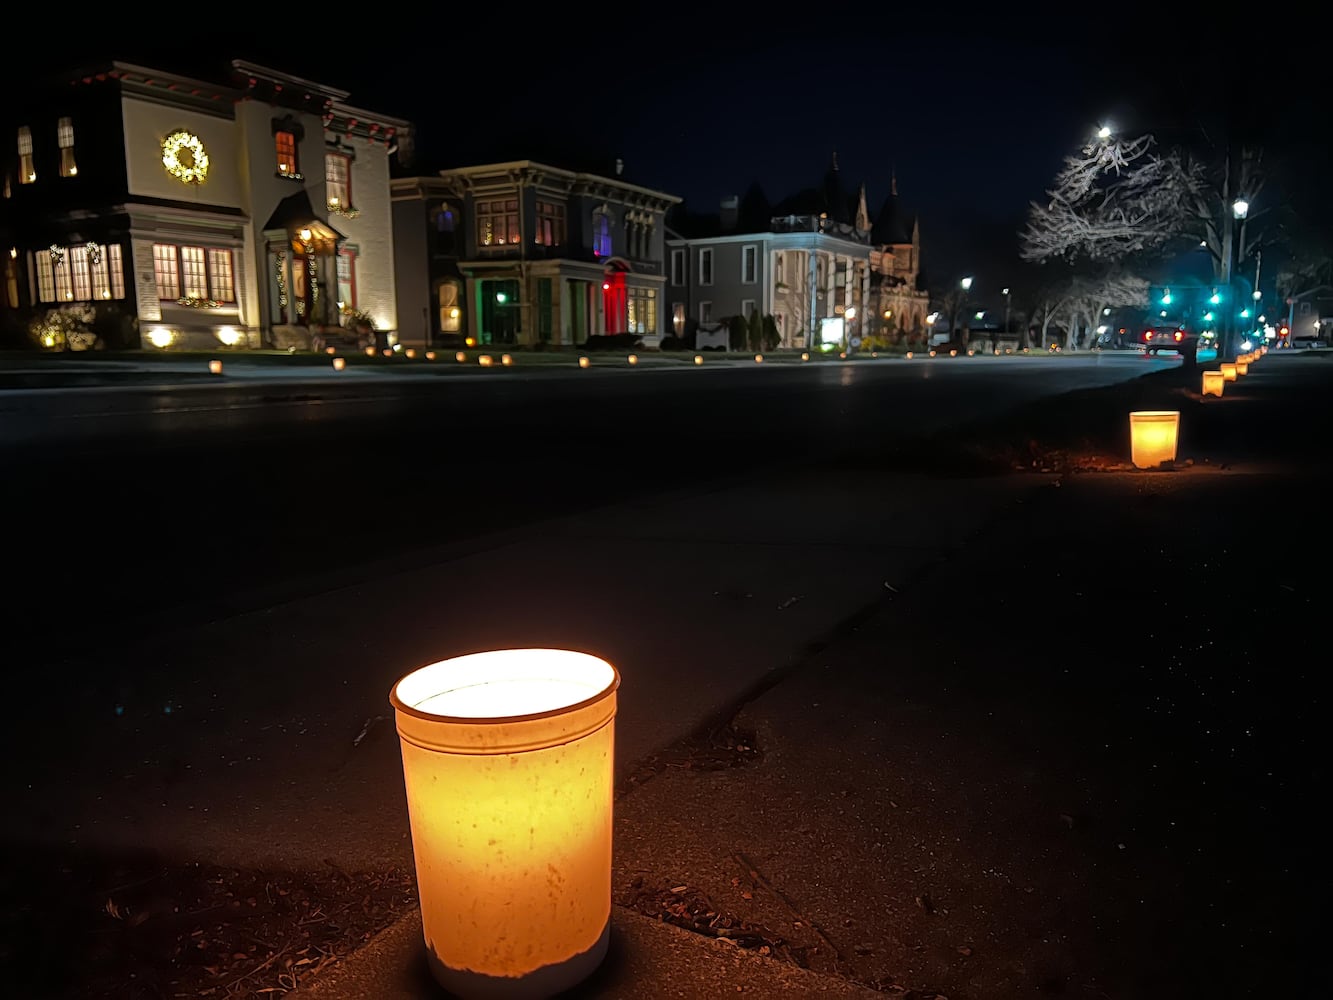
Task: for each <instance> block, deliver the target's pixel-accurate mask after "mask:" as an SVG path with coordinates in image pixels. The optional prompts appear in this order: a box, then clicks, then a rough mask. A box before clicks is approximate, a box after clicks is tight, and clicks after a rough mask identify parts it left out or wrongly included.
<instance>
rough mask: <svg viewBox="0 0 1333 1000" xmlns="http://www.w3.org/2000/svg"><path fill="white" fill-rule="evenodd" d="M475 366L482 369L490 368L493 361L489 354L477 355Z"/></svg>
mask: <svg viewBox="0 0 1333 1000" xmlns="http://www.w3.org/2000/svg"><path fill="white" fill-rule="evenodd" d="M477 364H479V365H481V367H483V368H490V367H491V366H492V365H493V364H495V359H494V358H493V357H491V356H490V355H489V354H482V355H478V357H477Z"/></svg>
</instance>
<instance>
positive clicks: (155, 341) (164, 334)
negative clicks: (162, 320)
mask: <svg viewBox="0 0 1333 1000" xmlns="http://www.w3.org/2000/svg"><path fill="white" fill-rule="evenodd" d="M175 339H176V335H175V334H174V333H172V332H171V331H170V330H168V329H167V328H166V327H165V326H155V327H153V328H152V329H151V330H149V331H148V342H149V343H150V344H152V345H153V346H154V347H159V348H163V349H166V348H168V347H170V346H171V342H172V341H173V340H175Z"/></svg>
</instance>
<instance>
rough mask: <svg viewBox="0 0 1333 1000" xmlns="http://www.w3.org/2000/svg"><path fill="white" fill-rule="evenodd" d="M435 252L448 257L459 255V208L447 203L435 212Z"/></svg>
mask: <svg viewBox="0 0 1333 1000" xmlns="http://www.w3.org/2000/svg"><path fill="white" fill-rule="evenodd" d="M434 217H435V218H434V221H435V252H436V253H441V254H445V255H447V256H455V255H457V254H458V253H459V250H460V247H459V245H458V207H457V206H456V205H452V204H450V203H448V202H445V203H444V204H442V205H439V206H437V207H436V208H435V210H434Z"/></svg>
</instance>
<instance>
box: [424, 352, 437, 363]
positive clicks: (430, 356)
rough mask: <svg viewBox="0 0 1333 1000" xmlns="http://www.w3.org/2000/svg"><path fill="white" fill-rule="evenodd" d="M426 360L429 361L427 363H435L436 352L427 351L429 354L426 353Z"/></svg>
mask: <svg viewBox="0 0 1333 1000" xmlns="http://www.w3.org/2000/svg"><path fill="white" fill-rule="evenodd" d="M426 360H427V361H434V360H435V352H434V351H427V352H426Z"/></svg>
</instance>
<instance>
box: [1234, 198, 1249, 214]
mask: <svg viewBox="0 0 1333 1000" xmlns="http://www.w3.org/2000/svg"><path fill="white" fill-rule="evenodd" d="M1231 214H1232V215H1234V216H1235V217H1236V218H1238V219H1243V218H1245V216H1247V215H1249V214H1250V203H1249V202H1248V201H1246V200H1245V199H1244V198H1237V199H1236V200H1235V201H1233V202H1232V203H1231Z"/></svg>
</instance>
